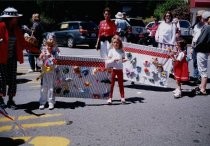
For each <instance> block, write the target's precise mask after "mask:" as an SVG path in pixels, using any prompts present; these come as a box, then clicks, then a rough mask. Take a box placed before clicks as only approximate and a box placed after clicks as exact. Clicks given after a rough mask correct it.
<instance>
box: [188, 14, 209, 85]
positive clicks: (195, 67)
mask: <svg viewBox="0 0 210 146" xmlns="http://www.w3.org/2000/svg"><path fill="white" fill-rule="evenodd" d="M203 12H205V10H199V11H198V12H197V16H196V21H197V22H196V24H195V26H194V28H193V34H192V35H193V39H192V44H191V45H192V49H191V50H190V53H191V54H192V60H193V78H194V81H195V83H199V82H200V74H199V71H198V65H197V54H196V52H195V49H194V48H195V45H196V41H197V40H198V37H199V36H200V34H201V30H202V28H203V26H204V22H203V21H201V18H202V14H203Z"/></svg>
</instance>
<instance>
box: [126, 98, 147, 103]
mask: <svg viewBox="0 0 210 146" xmlns="http://www.w3.org/2000/svg"><path fill="white" fill-rule="evenodd" d="M143 100H144V98H142V97H129V98H127V99H126V101H128V102H132V103H137V102H138V103H144V101H143Z"/></svg>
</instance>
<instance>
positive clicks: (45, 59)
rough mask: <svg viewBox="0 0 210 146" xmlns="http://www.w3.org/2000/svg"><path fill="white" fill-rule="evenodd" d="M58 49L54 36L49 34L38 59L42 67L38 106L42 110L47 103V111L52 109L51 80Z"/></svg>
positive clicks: (53, 99) (53, 102)
mask: <svg viewBox="0 0 210 146" xmlns="http://www.w3.org/2000/svg"><path fill="white" fill-rule="evenodd" d="M59 52H60V51H59V49H58V47H57V45H56V40H55V36H54V35H53V34H49V35H48V36H47V40H46V42H45V45H44V46H43V49H42V52H41V54H40V56H39V58H38V62H39V65H40V67H42V74H43V76H42V85H41V91H40V94H41V96H40V100H39V102H40V106H39V109H40V110H43V109H44V108H45V104H46V103H47V101H48V105H49V109H50V110H52V109H54V104H55V97H54V96H53V81H54V80H53V78H54V68H55V57H56V56H58V55H59Z"/></svg>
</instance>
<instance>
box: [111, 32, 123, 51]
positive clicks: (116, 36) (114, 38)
mask: <svg viewBox="0 0 210 146" xmlns="http://www.w3.org/2000/svg"><path fill="white" fill-rule="evenodd" d="M115 40H116V41H118V42H119V48H118V49H121V50H123V43H122V40H121V37H120V36H119V35H114V36H113V37H112V43H111V46H112V47H113V42H114V41H115Z"/></svg>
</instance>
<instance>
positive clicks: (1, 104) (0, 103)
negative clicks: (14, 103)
mask: <svg viewBox="0 0 210 146" xmlns="http://www.w3.org/2000/svg"><path fill="white" fill-rule="evenodd" d="M0 107H1V108H3V109H5V108H6V107H7V105H6V104H5V103H4V100H3V98H2V97H0Z"/></svg>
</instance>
